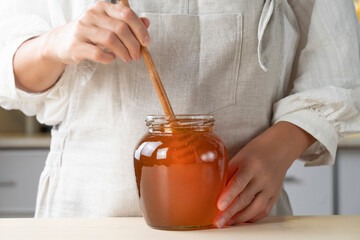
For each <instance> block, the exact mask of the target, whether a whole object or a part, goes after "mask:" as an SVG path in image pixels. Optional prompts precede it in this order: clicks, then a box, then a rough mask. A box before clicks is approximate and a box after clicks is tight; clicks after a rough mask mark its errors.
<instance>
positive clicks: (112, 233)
mask: <svg viewBox="0 0 360 240" xmlns="http://www.w3.org/2000/svg"><path fill="white" fill-rule="evenodd" d="M0 239H4V240H5V239H6V240H18V239H19V240H20V239H21V240H23V239H26V240H64V239H66V240H80V239H86V240H95V239H96V240H101V239H104V240H115V239H116V240H119V239H134V240H137V239H141V240H145V239H146V240H148V239H149V240H151V239H154V240H162V239H164V240H165V239H166V240H169V239H171V240H177V239H179V240H180V239H181V240H184V239H196V240H197V239H206V240H212V239H221V240H226V239H243V240H253V239H261V240H265V239H266V240H267V239H276V240H282V239H286V240H291V239H301V240H303V239H316V240H321V239H326V240H329V239H336V240H339V239H341V240H350V239H351V240H359V239H360V215H357V216H288V217H267V218H266V219H265V220H262V221H261V222H258V223H252V224H243V225H240V226H231V227H226V228H223V229H207V230H196V231H163V230H155V229H152V228H150V227H148V226H147V225H146V223H145V221H144V219H143V218H88V219H71V218H68V219H0Z"/></svg>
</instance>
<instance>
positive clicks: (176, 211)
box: [134, 128, 228, 230]
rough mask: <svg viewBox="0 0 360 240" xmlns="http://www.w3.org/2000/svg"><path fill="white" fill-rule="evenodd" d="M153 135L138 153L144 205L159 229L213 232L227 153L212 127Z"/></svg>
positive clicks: (147, 217)
mask: <svg viewBox="0 0 360 240" xmlns="http://www.w3.org/2000/svg"><path fill="white" fill-rule="evenodd" d="M198 130H199V129H185V130H184V129H182V130H181V131H170V132H163V131H154V132H149V133H148V134H147V135H145V136H144V137H143V139H142V140H141V141H140V143H139V145H138V147H137V148H136V150H135V154H134V166H135V174H136V181H137V187H138V191H139V197H140V206H141V210H142V212H143V215H144V217H145V220H146V222H147V224H148V225H150V226H152V227H154V228H160V229H178V230H186V229H198V228H206V227H210V226H212V225H213V223H214V219H215V217H216V215H217V213H218V209H217V205H216V204H217V200H218V198H219V196H220V194H221V192H222V191H223V189H224V187H225V184H226V173H227V161H228V156H227V151H226V148H225V147H224V144H223V143H222V142H221V140H220V139H219V138H218V137H217V136H216V135H215V134H214V133H213V132H212V131H211V128H202V129H200V130H199V131H198Z"/></svg>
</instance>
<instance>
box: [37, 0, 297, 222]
mask: <svg viewBox="0 0 360 240" xmlns="http://www.w3.org/2000/svg"><path fill="white" fill-rule="evenodd" d="M130 4H131V6H132V8H133V9H134V10H135V11H136V12H137V13H138V14H140V15H141V16H146V17H148V18H149V19H150V21H151V27H150V29H149V31H150V35H151V39H152V43H151V45H150V47H149V50H150V52H151V54H152V56H153V58H154V61H155V63H156V66H157V68H158V70H159V73H160V76H161V78H162V80H163V83H164V86H165V88H166V90H167V93H168V96H169V98H170V100H171V103H172V105H173V108H174V111H175V112H176V113H178V114H180V113H183V114H184V113H212V114H214V116H215V119H216V125H215V132H216V133H217V134H218V135H219V136H220V137H221V138H222V139H223V141H224V143H225V144H226V146H227V148H228V150H229V154H230V157H232V156H234V155H235V154H236V153H237V152H238V151H239V150H240V149H241V148H242V147H243V146H244V145H245V144H246V143H247V142H249V141H250V140H251V139H252V138H254V137H255V136H257V135H258V134H260V133H261V132H262V131H264V130H265V129H266V128H268V127H269V125H270V123H271V115H272V105H273V103H274V102H275V100H276V96H277V93H278V88H279V75H280V70H279V65H280V64H281V59H282V54H283V52H282V39H283V37H282V36H283V27H282V26H283V23H282V8H281V6H282V5H281V1H274V0H269V1H264V0H251V1H250V0H222V1H219V0H206V1H205V0H199V1H194V0H190V1H189V0H142V1H139V0H134V1H130ZM270 57H271V58H270ZM64 74H65V75H66V76H65V77H68V78H71V79H73V80H72V81H73V82H74V84H73V87H72V96H71V100H70V105H69V108H68V113H67V117H66V120H65V121H64V122H62V123H61V124H60V125H58V126H56V127H54V129H53V131H52V134H53V140H52V144H51V152H50V154H49V156H48V159H47V162H46V167H45V169H44V171H43V173H42V175H41V179H40V185H39V192H38V201H37V210H36V216H37V217H82V216H139V215H141V212H140V209H139V205H138V196H137V191H136V183H135V176H134V170H133V150H134V147H135V145H136V143H137V142H138V140H139V139H140V138H141V136H142V135H143V134H144V133H145V132H146V131H147V129H146V126H145V122H144V120H145V118H146V116H147V115H149V114H161V113H162V108H161V105H160V102H159V100H158V98H157V95H156V92H155V90H154V87H153V86H152V82H151V80H150V78H149V74H148V72H147V69H146V66H145V64H144V62H143V61H142V60H141V61H133V62H132V63H123V62H122V61H120V60H116V61H115V62H114V63H112V64H110V65H101V64H95V63H93V62H90V61H84V62H82V63H81V64H79V65H77V66H68V68H67V70H66V72H65V73H64ZM271 214H272V215H286V214H291V208H290V205H289V201H288V199H287V197H286V194H285V193H284V192H283V193H282V194H281V196H280V198H279V200H278V202H277V204H276V205H275V207H274V208H273V210H272V212H271Z"/></svg>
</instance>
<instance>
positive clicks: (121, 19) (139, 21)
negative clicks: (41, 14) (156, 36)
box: [43, 1, 150, 64]
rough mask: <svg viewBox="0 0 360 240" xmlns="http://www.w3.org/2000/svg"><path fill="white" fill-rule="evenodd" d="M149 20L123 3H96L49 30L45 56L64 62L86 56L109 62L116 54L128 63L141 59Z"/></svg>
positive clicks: (104, 62) (147, 36) (77, 61)
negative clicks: (80, 14) (73, 17)
mask: <svg viewBox="0 0 360 240" xmlns="http://www.w3.org/2000/svg"><path fill="white" fill-rule="evenodd" d="M149 25H150V21H149V20H148V19H147V18H139V17H138V16H137V15H136V14H135V13H134V11H133V10H131V9H130V8H128V7H126V6H125V5H123V4H122V3H120V4H111V3H108V2H104V1H99V2H97V3H96V4H95V5H94V6H93V7H91V8H90V9H88V10H87V11H86V12H85V13H84V14H83V15H82V16H80V17H79V18H78V19H76V20H74V21H72V22H70V23H68V24H66V25H64V26H62V27H59V28H56V29H54V30H52V31H50V32H49V33H47V34H46V35H47V37H46V40H47V41H46V44H45V47H44V48H43V55H44V56H46V57H49V58H51V59H52V60H55V61H59V62H61V63H63V64H77V63H79V62H81V61H82V60H84V59H90V60H93V61H95V62H99V63H103V64H108V63H110V62H112V61H113V60H114V59H115V57H116V56H118V57H119V58H120V59H122V60H123V61H125V62H130V61H131V60H138V59H140V58H141V53H140V45H143V46H147V45H149V43H150V36H149V32H148V31H147V28H148V27H149Z"/></svg>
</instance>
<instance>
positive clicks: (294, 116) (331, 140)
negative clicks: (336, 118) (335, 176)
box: [273, 110, 339, 166]
mask: <svg viewBox="0 0 360 240" xmlns="http://www.w3.org/2000/svg"><path fill="white" fill-rule="evenodd" d="M280 121H285V122H290V123H292V124H294V125H296V126H298V127H300V128H302V129H303V130H305V131H306V132H308V133H309V134H310V135H312V136H313V137H314V138H315V139H316V140H317V142H315V143H314V144H313V145H311V146H310V147H309V148H308V149H306V150H305V151H304V152H303V153H302V154H301V156H300V157H299V159H300V160H302V161H304V162H305V166H320V165H331V164H333V163H334V162H335V156H336V150H337V144H338V142H339V135H338V133H337V131H336V128H335V127H334V126H332V125H331V123H330V122H328V121H327V120H325V119H324V118H322V117H321V116H319V115H318V114H317V113H316V112H315V111H312V110H299V111H296V112H292V113H289V114H286V115H283V116H281V117H279V118H278V119H273V122H274V123H277V122H280Z"/></svg>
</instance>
